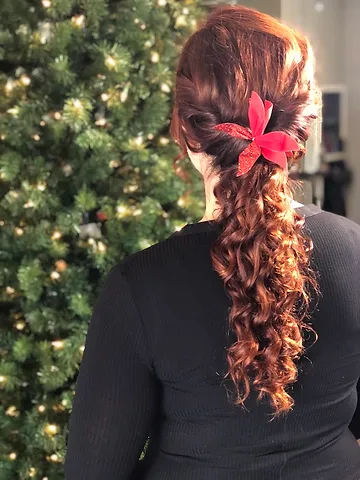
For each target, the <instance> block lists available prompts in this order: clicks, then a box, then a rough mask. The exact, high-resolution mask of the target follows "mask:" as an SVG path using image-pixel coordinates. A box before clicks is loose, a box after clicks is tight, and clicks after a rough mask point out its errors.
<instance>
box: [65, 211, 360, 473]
mask: <svg viewBox="0 0 360 480" xmlns="http://www.w3.org/2000/svg"><path fill="white" fill-rule="evenodd" d="M300 211H302V213H303V214H304V215H305V216H306V229H307V231H308V232H309V234H310V235H311V237H312V240H313V243H314V254H313V264H314V266H315V268H316V269H317V270H318V272H319V275H320V288H321V292H322V296H321V298H320V300H319V303H318V306H317V307H316V308H314V313H313V315H312V318H311V323H312V325H313V326H314V328H315V330H316V332H317V333H318V335H319V339H318V341H317V342H316V343H315V344H314V345H313V346H312V347H311V348H309V349H307V351H306V355H304V357H303V358H302V359H301V361H300V362H299V371H300V373H299V379H298V382H297V383H296V384H295V385H294V386H293V388H292V389H291V395H292V396H293V398H294V399H295V406H294V409H293V411H291V412H290V413H289V414H287V415H286V416H282V417H280V418H276V419H274V420H273V421H271V418H272V417H271V412H272V411H271V409H270V407H269V405H268V403H267V402H266V401H265V400H264V401H262V402H260V403H259V402H257V400H256V397H255V395H254V394H252V395H251V397H250V398H249V400H248V401H247V403H246V407H247V410H244V409H242V408H239V407H235V406H234V404H233V403H232V400H231V392H232V385H231V382H229V381H226V382H225V381H224V374H225V372H226V369H227V364H226V348H227V346H228V345H229V340H228V334H227V333H228V309H229V306H230V299H229V297H228V296H227V295H226V293H225V291H224V286H223V283H222V281H221V280H220V279H219V277H218V275H217V274H216V273H215V272H214V270H213V268H212V263H211V258H210V248H211V245H212V243H213V241H214V240H215V238H216V236H217V234H218V230H217V229H218V227H217V225H216V224H215V223H214V222H204V223H199V224H192V225H188V226H186V227H185V228H184V229H183V230H182V231H181V232H178V233H177V234H174V235H173V236H171V237H170V238H169V239H167V240H166V241H163V242H161V243H159V244H158V245H155V246H153V247H151V248H149V249H147V250H145V251H143V252H139V253H138V254H135V255H133V256H131V257H130V258H129V259H127V260H126V261H125V262H123V263H122V264H121V265H119V266H117V267H115V268H114V269H113V270H112V272H111V273H110V275H109V277H108V278H107V281H106V283H105V287H104V289H103V292H102V294H101V296H100V299H99V301H98V303H97V305H96V308H95V312H94V315H93V318H92V320H91V323H90V328H89V332H88V336H87V341H86V348H85V353H84V358H83V362H82V365H81V369H80V375H79V379H78V383H77V388H76V395H75V401H74V410H73V413H72V417H71V422H70V435H69V442H68V452H67V457H66V465H65V472H66V479H67V480H127V479H136V480H138V479H142V480H359V479H360V447H359V446H358V444H357V442H356V440H355V437H354V435H353V434H352V433H351V432H350V430H349V423H350V421H351V419H352V417H353V414H354V412H355V410H356V406H357V393H356V385H357V382H358V379H359V376H360V227H359V226H357V225H355V224H354V223H352V222H351V221H349V220H347V219H344V218H341V217H338V216H335V215H332V214H330V213H325V212H321V211H320V210H319V209H317V208H316V207H313V206H309V207H303V208H301V209H300ZM309 344H310V343H309ZM352 428H353V432H354V434H355V435H356V436H360V426H359V425H356V423H355V424H354V425H353V426H352ZM148 437H150V441H149V446H148V450H147V455H146V459H145V460H144V461H142V462H139V461H138V458H139V456H140V454H141V451H142V449H143V447H144V444H145V442H146V439H147V438H148Z"/></svg>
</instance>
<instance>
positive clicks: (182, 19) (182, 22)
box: [175, 15, 188, 28]
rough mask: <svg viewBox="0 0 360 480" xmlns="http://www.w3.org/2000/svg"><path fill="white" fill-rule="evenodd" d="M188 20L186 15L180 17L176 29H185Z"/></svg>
mask: <svg viewBox="0 0 360 480" xmlns="http://www.w3.org/2000/svg"><path fill="white" fill-rule="evenodd" d="M187 23H188V22H187V18H186V16H185V15H179V16H178V17H177V19H176V22H175V27H176V28H178V27H185V25H187Z"/></svg>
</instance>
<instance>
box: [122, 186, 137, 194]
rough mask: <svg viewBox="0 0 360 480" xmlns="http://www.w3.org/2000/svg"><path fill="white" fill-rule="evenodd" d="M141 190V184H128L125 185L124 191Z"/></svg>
mask: <svg viewBox="0 0 360 480" xmlns="http://www.w3.org/2000/svg"><path fill="white" fill-rule="evenodd" d="M137 190H139V185H127V186H126V187H124V193H134V192H136V191H137Z"/></svg>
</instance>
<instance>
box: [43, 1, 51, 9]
mask: <svg viewBox="0 0 360 480" xmlns="http://www.w3.org/2000/svg"><path fill="white" fill-rule="evenodd" d="M41 3H42V6H43V7H44V8H50V7H51V2H50V0H42V1H41Z"/></svg>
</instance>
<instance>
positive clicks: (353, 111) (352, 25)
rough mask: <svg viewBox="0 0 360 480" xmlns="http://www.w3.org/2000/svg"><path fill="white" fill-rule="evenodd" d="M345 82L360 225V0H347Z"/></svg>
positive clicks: (353, 199)
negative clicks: (347, 93) (347, 94)
mask: <svg viewBox="0 0 360 480" xmlns="http://www.w3.org/2000/svg"><path fill="white" fill-rule="evenodd" d="M343 3H345V35H344V60H345V62H344V63H345V82H346V85H347V88H348V92H349V118H348V120H349V121H348V128H349V142H348V154H349V164H350V166H351V168H352V170H353V172H354V175H355V179H354V182H353V185H352V187H351V191H350V194H349V198H348V206H349V217H350V218H352V219H353V220H355V221H356V222H357V223H359V224H360V128H359V126H360V0H344V2H343Z"/></svg>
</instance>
